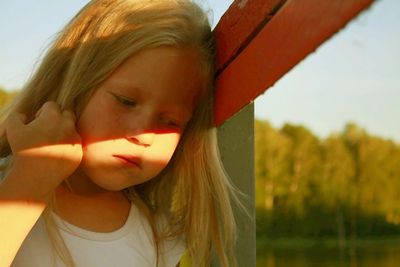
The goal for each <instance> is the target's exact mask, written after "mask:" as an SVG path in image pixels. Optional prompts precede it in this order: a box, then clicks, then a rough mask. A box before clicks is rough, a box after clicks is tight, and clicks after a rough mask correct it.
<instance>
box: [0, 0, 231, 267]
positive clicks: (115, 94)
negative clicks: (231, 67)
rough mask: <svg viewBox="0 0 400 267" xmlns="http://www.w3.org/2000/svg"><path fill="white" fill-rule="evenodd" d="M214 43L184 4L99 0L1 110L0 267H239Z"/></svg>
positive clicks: (182, 0) (176, 0)
mask: <svg viewBox="0 0 400 267" xmlns="http://www.w3.org/2000/svg"><path fill="white" fill-rule="evenodd" d="M213 76H214V42H213V35H212V33H211V30H210V26H209V23H208V20H207V17H206V15H205V14H204V12H203V11H202V10H201V9H200V8H199V7H198V6H197V5H196V4H195V3H194V2H192V1H190V0H93V1H91V2H90V3H89V4H88V5H87V6H85V7H84V8H83V9H82V10H81V11H80V12H79V13H78V14H77V16H76V17H75V18H73V20H72V21H71V22H70V23H69V24H68V25H67V26H66V28H65V29H64V30H63V31H62V32H61V33H60V34H59V36H58V38H57V39H56V40H55V42H54V44H53V45H52V47H51V48H50V49H49V50H48V52H47V55H46V56H45V57H44V59H43V62H42V64H41V65H40V67H39V68H38V69H37V71H36V73H35V74H34V75H33V76H32V78H31V80H30V81H29V82H28V83H27V84H26V86H25V87H24V88H23V90H22V92H21V93H20V94H19V96H18V97H17V99H16V100H15V101H14V103H13V104H12V105H11V106H10V107H9V108H8V109H6V110H5V111H4V113H3V116H2V119H1V125H2V127H3V133H2V135H1V139H0V152H1V154H2V156H3V158H4V159H3V162H4V171H3V173H4V175H3V176H4V179H3V181H2V183H1V185H0V236H1V239H0V262H1V263H0V265H1V266H8V265H10V264H12V266H85V267H86V266H176V265H179V261H180V258H181V256H182V254H183V253H184V251H185V250H187V251H188V253H189V255H190V256H191V260H192V263H193V266H210V265H211V258H212V257H214V256H216V257H217V258H218V259H219V262H220V264H221V266H233V265H234V256H233V243H234V239H235V223H234V219H233V215H232V209H231V204H230V198H231V197H232V196H233V197H234V194H231V192H232V191H233V190H232V186H231V185H230V183H229V181H228V179H227V178H226V176H225V174H224V172H223V169H222V165H221V163H220V160H219V157H218V150H217V144H216V135H215V129H214V128H213V127H212V122H213V118H212V106H213V100H212V95H213Z"/></svg>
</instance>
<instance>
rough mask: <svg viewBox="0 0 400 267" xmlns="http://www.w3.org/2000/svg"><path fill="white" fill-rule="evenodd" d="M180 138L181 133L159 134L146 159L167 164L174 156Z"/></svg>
mask: <svg viewBox="0 0 400 267" xmlns="http://www.w3.org/2000/svg"><path fill="white" fill-rule="evenodd" d="M179 139H180V134H179V133H167V134H157V137H156V140H155V142H154V143H153V145H152V147H151V149H150V151H149V153H146V154H147V155H146V159H147V160H149V161H152V162H155V163H160V164H167V163H168V162H169V160H170V159H171V158H172V155H173V154H174V152H175V149H176V147H177V146H178V143H179Z"/></svg>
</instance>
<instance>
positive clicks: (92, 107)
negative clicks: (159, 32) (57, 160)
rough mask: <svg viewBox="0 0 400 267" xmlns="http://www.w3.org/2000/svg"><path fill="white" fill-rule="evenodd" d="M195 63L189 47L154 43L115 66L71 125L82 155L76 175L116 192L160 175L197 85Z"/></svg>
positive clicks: (188, 113) (189, 113)
mask: <svg viewBox="0 0 400 267" xmlns="http://www.w3.org/2000/svg"><path fill="white" fill-rule="evenodd" d="M196 62H199V59H198V55H197V53H196V51H194V50H192V49H187V48H172V47H158V48H154V49H147V50H143V51H141V52H139V53H137V54H135V55H134V56H132V57H131V58H129V59H128V60H126V61H125V62H124V63H123V64H122V65H121V66H120V67H119V68H117V69H116V70H115V71H114V72H113V74H112V75H111V76H109V78H108V79H106V81H105V82H104V83H102V84H101V85H100V86H99V88H97V89H96V91H95V93H94V94H93V96H92V97H91V99H90V101H89V103H88V104H87V106H86V107H85V109H84V110H83V113H82V115H81V117H80V118H79V121H78V123H77V129H78V132H79V134H80V135H81V138H82V145H83V152H84V153H83V160H82V164H81V166H80V170H81V171H82V172H80V174H79V175H78V174H76V176H80V177H79V179H81V180H82V179H90V180H91V181H92V182H93V183H94V184H96V185H97V186H100V187H101V188H104V189H107V190H121V189H123V188H127V187H129V186H132V185H135V184H139V183H142V182H145V181H147V180H149V179H151V178H153V177H154V176H156V175H157V174H158V173H160V172H161V170H162V169H164V168H165V167H166V165H167V164H168V162H169V161H170V159H171V157H172V155H173V153H174V151H175V149H176V147H177V145H178V143H179V140H180V138H181V135H182V133H183V131H184V129H185V127H186V124H187V123H188V121H189V120H190V118H191V116H192V112H193V108H194V104H195V101H196V96H197V95H198V93H199V89H200V84H201V79H200V74H199V73H200V72H199V64H198V63H197V64H196ZM78 173H79V172H78ZM73 178H74V177H71V179H73ZM75 178H77V177H75ZM75 180H76V179H75Z"/></svg>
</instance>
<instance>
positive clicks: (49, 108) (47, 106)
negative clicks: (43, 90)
mask: <svg viewBox="0 0 400 267" xmlns="http://www.w3.org/2000/svg"><path fill="white" fill-rule="evenodd" d="M49 112H56V113H61V111H60V107H59V106H58V104H57V103H56V102H54V101H47V102H46V103H44V104H43V106H42V107H41V108H40V109H39V110H38V111H37V112H36V114H35V118H38V117H39V116H40V115H41V114H42V113H44V114H46V113H49Z"/></svg>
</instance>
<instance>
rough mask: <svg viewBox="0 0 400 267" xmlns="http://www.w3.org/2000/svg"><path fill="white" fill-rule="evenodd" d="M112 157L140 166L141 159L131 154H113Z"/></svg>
mask: <svg viewBox="0 0 400 267" xmlns="http://www.w3.org/2000/svg"><path fill="white" fill-rule="evenodd" d="M113 157H115V158H118V159H121V160H123V161H124V162H126V163H128V164H130V165H134V166H136V167H138V168H141V166H142V161H141V160H140V158H138V157H135V156H131V155H113Z"/></svg>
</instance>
